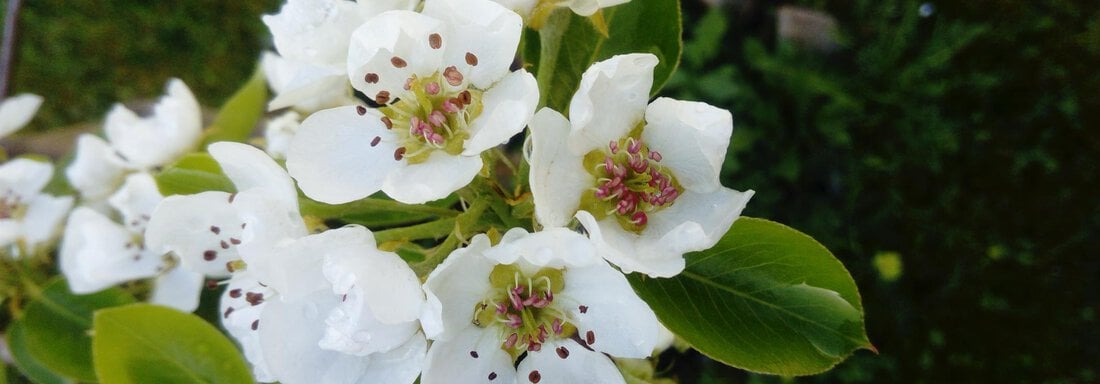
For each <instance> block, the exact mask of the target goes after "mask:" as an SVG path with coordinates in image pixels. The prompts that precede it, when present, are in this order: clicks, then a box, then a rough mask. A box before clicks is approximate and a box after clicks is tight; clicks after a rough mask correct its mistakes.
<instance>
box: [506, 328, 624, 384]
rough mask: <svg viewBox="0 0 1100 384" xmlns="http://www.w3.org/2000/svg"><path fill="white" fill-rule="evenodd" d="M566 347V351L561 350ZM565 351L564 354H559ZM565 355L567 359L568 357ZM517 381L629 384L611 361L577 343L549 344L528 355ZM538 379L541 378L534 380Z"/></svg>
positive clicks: (521, 363)
mask: <svg viewBox="0 0 1100 384" xmlns="http://www.w3.org/2000/svg"><path fill="white" fill-rule="evenodd" d="M559 348H564V350H562V349H559ZM559 351H561V352H559ZM562 356H565V357H564V358H563V357H562ZM517 371H518V372H517V373H516V376H518V379H517V380H516V381H517V382H536V381H537V382H538V383H539V384H584V383H592V384H613V383H625V381H624V380H623V375H622V373H619V368H618V367H616V366H615V363H614V362H612V361H611V359H610V358H608V357H607V356H605V355H603V354H602V353H599V352H593V351H590V350H588V349H585V348H584V347H582V346H580V345H579V344H577V342H575V341H573V340H568V339H567V340H560V341H547V342H546V343H545V344H543V346H542V350H541V351H540V352H533V353H528V354H527V357H526V358H524V359H523V361H521V362H520V363H519V367H517ZM534 377H538V379H537V380H536V379H534Z"/></svg>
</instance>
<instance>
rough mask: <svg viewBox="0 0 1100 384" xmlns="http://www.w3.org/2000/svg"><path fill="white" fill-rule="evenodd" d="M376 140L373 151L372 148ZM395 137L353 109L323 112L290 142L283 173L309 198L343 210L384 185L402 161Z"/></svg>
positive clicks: (374, 117)
mask: <svg viewBox="0 0 1100 384" xmlns="http://www.w3.org/2000/svg"><path fill="white" fill-rule="evenodd" d="M375 137H378V138H379V142H378V143H377V145H376V146H374V147H372V146H371V142H372V141H373V140H374V138H375ZM396 140H397V137H396V135H394V134H393V133H392V132H390V131H389V130H387V129H386V126H385V125H383V124H382V121H381V120H380V119H379V117H378V116H377V115H373V114H369V113H368V114H367V115H364V116H360V115H359V114H358V113H357V112H356V107H341V108H333V109H326V110H324V111H320V112H317V113H314V114H312V115H310V116H309V117H308V118H306V120H305V121H303V122H302V126H301V127H300V128H299V129H298V134H297V135H295V136H294V139H293V140H291V142H290V150H289V151H288V152H287V160H286V167H287V170H288V171H289V172H290V176H292V177H293V178H294V179H295V180H297V181H298V187H299V188H301V189H302V192H304V193H305V194H306V196H309V197H310V198H312V199H314V200H317V201H321V202H324V203H329V204H341V203H347V202H350V201H354V200H358V199H361V198H364V197H367V196H369V195H371V194H373V193H375V192H378V190H380V189H382V186H383V180H386V178H387V176H388V175H389V174H391V173H392V172H393V171H394V170H395V169H398V168H399V167H401V166H403V164H404V163H405V160H400V161H397V160H394V152H395V151H396V150H397V147H398V145H397V143H396Z"/></svg>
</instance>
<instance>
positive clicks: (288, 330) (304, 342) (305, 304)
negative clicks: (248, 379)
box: [256, 290, 368, 384]
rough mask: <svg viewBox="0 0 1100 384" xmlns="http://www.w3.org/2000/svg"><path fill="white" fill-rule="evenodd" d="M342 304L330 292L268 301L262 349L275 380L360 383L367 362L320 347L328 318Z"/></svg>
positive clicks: (263, 316) (260, 327)
mask: <svg viewBox="0 0 1100 384" xmlns="http://www.w3.org/2000/svg"><path fill="white" fill-rule="evenodd" d="M339 302H340V299H339V298H338V297H336V296H335V295H333V294H332V292H329V291H328V290H318V291H316V292H314V293H312V294H309V295H305V296H302V297H300V298H298V299H296V300H286V298H285V297H284V298H283V300H267V301H266V306H265V308H264V310H263V313H262V314H261V315H260V320H259V322H258V323H257V324H256V325H257V329H258V331H259V332H260V334H259V338H260V346H261V349H262V351H263V352H262V353H263V356H264V360H265V361H266V362H267V367H268V368H269V369H270V372H271V374H272V376H273V377H274V378H275V379H276V380H278V381H279V382H282V383H284V384H300V383H332V384H342V383H358V382H359V377H361V376H362V375H363V372H364V370H365V369H366V366H367V362H368V360H367V358H364V357H359V356H353V355H348V354H344V353H340V352H336V351H329V350H325V349H322V348H321V347H320V346H318V341H319V340H321V338H322V337H323V336H324V332H325V322H324V318H325V314H326V313H328V312H329V311H330V310H332V308H335V307H336V305H337V304H338V303H339Z"/></svg>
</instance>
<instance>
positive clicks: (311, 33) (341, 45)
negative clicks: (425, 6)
mask: <svg viewBox="0 0 1100 384" xmlns="http://www.w3.org/2000/svg"><path fill="white" fill-rule="evenodd" d="M417 3H419V1H413V0H362V1H359V2H351V1H345V0H288V1H287V2H286V4H284V5H283V7H282V8H281V9H280V10H279V13H277V14H274V15H265V16H264V17H263V21H264V24H266V25H267V27H268V29H269V30H270V31H271V35H272V37H273V40H274V42H275V49H276V50H278V52H279V53H278V54H275V53H271V52H267V53H264V55H263V57H262V59H261V67H262V68H263V71H264V74H265V76H266V77H267V80H268V84H270V85H271V88H272V90H274V91H275V94H276V96H275V98H274V99H273V100H271V103H270V104H269V105H268V108H269V109H271V110H275V109H279V108H285V107H295V108H297V109H300V110H303V111H310V112H311V111H316V110H319V109H323V108H330V107H335V106H339V105H345V104H349V103H351V102H352V100H353V99H352V98H351V90H350V87H349V83H348V75H347V69H346V68H347V67H346V64H345V63H346V62H347V55H348V42H349V41H350V39H351V32H352V31H353V30H355V28H357V27H359V26H360V25H362V24H363V22H365V21H366V20H367V19H369V18H371V17H373V16H375V15H377V14H379V13H382V12H384V11H388V10H395V9H404V10H412V9H413V8H414V7H415V6H416V4H417Z"/></svg>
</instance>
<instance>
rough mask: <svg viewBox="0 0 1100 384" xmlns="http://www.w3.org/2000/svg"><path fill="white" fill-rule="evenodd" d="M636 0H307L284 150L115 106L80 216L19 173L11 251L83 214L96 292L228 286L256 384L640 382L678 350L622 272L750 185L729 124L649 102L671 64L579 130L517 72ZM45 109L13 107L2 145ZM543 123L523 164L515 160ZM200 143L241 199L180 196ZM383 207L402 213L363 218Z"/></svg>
mask: <svg viewBox="0 0 1100 384" xmlns="http://www.w3.org/2000/svg"><path fill="white" fill-rule="evenodd" d="M625 2H626V0H600V1H594V0H587V1H585V0H570V1H563V0H538V1H535V0H530V1H504V0H501V1H495V2H494V1H489V0H426V1H423V2H420V1H411V0H387V1H366V0H360V1H357V2H351V1H345V0H288V2H287V3H286V4H285V5H284V6H283V7H282V8H281V10H280V11H279V12H278V13H277V14H274V15H269V16H265V17H264V19H263V20H264V23H266V24H267V26H268V27H269V28H270V31H271V33H272V36H273V38H274V39H273V40H274V44H275V48H276V49H277V51H278V52H277V53H274V52H270V53H266V54H265V55H264V58H263V60H262V62H263V72H264V73H265V74H266V78H267V81H268V84H269V85H270V88H271V89H272V90H273V91H274V97H273V99H271V100H270V102H269V103H268V104H267V107H268V108H269V109H271V110H273V111H275V110H284V112H283V113H281V114H280V115H279V116H277V117H273V118H272V119H270V121H269V122H268V125H267V127H268V129H267V132H266V133H265V134H264V138H263V139H256V141H254V142H253V143H257V144H263V145H261V147H263V148H262V149H261V148H257V147H256V146H253V145H249V144H245V143H236V142H215V143H205V144H203V143H202V139H203V132H202V116H201V111H200V108H199V106H198V103H197V102H196V100H195V98H194V96H192V95H191V92H190V91H189V90H188V88H187V86H186V85H184V84H183V82H182V81H179V80H172V81H171V82H169V84H168V86H167V93H166V95H165V96H164V97H163V98H162V99H161V100H160V101H159V102H158V103H157V104H156V106H155V107H154V109H153V111H152V114H150V115H148V116H146V117H141V116H139V115H138V114H136V113H134V112H133V111H131V110H129V109H127V108H126V107H123V106H121V105H119V106H116V107H115V108H114V109H113V110H112V111H111V112H110V113H109V114H108V115H107V118H106V121H105V123H104V127H105V128H104V132H105V138H101V137H100V136H96V135H92V134H86V135H83V136H81V137H80V138H79V140H78V143H77V152H76V156H75V159H74V160H73V161H72V163H71V164H70V165H69V166H68V167H67V168H66V170H65V176H66V179H67V181H68V182H69V184H70V185H71V186H72V187H73V188H74V189H75V190H76V191H77V192H78V197H79V199H78V200H77V201H78V202H79V205H78V206H77V207H76V208H75V209H74V210H73V211H72V212H71V213H70V214H67V212H68V210H69V208H70V206H71V205H72V204H73V198H72V197H60V198H58V197H53V196H50V195H46V194H43V193H41V191H42V189H43V187H44V186H45V185H46V183H47V181H48V180H49V179H50V177H51V172H52V168H51V167H49V166H48V165H46V164H45V163H40V162H37V161H34V160H30V159H22V158H21V159H16V160H12V161H9V162H7V163H6V164H4V165H3V166H0V245H2V246H4V247H6V248H18V249H20V250H23V251H21V252H24V253H25V252H29V251H26V250H27V249H34V248H35V247H37V246H39V245H40V244H44V243H46V242H48V241H49V240H50V239H51V237H53V236H54V235H55V233H56V232H57V231H58V230H59V229H60V228H61V225H60V224H61V222H62V221H65V223H64V230H63V232H64V236H63V238H62V240H61V245H60V252H59V257H60V267H61V271H62V272H63V273H64V275H65V276H66V278H67V279H68V281H69V286H70V288H71V289H72V291H73V292H75V293H90V292H96V291H100V290H102V289H105V288H108V287H111V286H115V285H118V284H121V283H125V282H129V281H133V280H143V279H153V280H152V284H153V289H152V292H151V294H149V295H148V297H149V300H150V301H152V302H154V303H159V304H164V305H169V306H173V307H175V308H178V309H181V310H184V311H193V310H195V309H196V308H197V307H199V305H200V292H201V290H202V289H203V287H204V286H208V287H212V288H215V289H217V288H218V287H221V288H220V289H222V290H223V291H222V292H223V293H222V295H221V298H220V302H219V306H220V317H221V325H222V327H223V328H224V329H225V330H226V331H227V332H228V334H229V335H231V336H233V338H235V339H236V341H237V343H238V344H239V346H240V347H241V349H242V351H243V354H244V356H245V357H246V358H247V360H248V362H249V363H250V364H251V367H252V373H253V375H254V377H255V379H256V380H257V381H260V382H281V383H289V384H294V383H313V382H324V383H360V382H363V383H367V382H370V383H373V382H381V383H412V382H414V381H415V380H417V378H419V380H420V382H422V383H425V384H432V383H467V382H471V383H472V382H490V383H493V382H504V383H528V382H529V383H616V382H618V383H623V382H625V381H626V379H625V378H624V376H623V374H622V373H621V372H620V368H619V365H618V364H617V361H619V359H642V358H646V357H649V356H651V355H652V354H653V353H654V351H655V350H657V351H659V350H660V349H662V348H664V347H667V345H668V343H669V341H668V340H667V339H668V338H669V335H668V332H667V330H664V329H663V327H662V325H661V324H660V323H659V322H658V320H657V317H656V316H655V314H654V312H653V310H651V309H650V308H649V306H648V305H647V304H646V302H644V301H643V300H642V299H641V298H639V297H638V295H637V294H635V292H634V291H633V289H632V288H631V285H630V283H628V280H627V278H626V275H624V273H626V274H629V273H633V272H639V273H642V274H645V275H648V276H651V277H669V276H674V275H676V274H678V273H680V272H681V271H682V270H683V269H684V264H685V263H684V256H683V255H684V254H685V253H687V252H692V251H698V250H704V249H707V248H710V247H712V246H714V245H715V243H716V242H717V241H718V239H719V238H720V237H721V236H722V235H723V234H724V233H725V232H726V231H727V230H728V229H729V228H730V226H731V225H732V223H733V221H734V220H736V219H737V218H738V216H739V215H740V212H741V210H742V209H743V208H744V207H745V204H746V203H747V201H748V200H749V198H750V197H751V196H752V193H753V192H752V191H748V192H738V191H735V190H732V189H729V188H725V187H723V186H722V185H721V184H720V183H719V181H718V173H719V170H720V169H721V165H722V161H723V159H724V158H725V153H726V149H727V145H728V142H729V138H730V135H731V133H732V129H733V122H732V118H731V116H730V113H729V112H727V111H725V110H721V109H718V108H715V107H712V106H710V105H707V104H703V103H697V102H687V101H679V100H672V99H667V98H659V99H656V100H654V101H652V102H650V91H651V88H652V85H653V72H654V68H655V67H656V66H657V64H658V59H657V57H656V56H654V55H651V54H626V55H619V56H614V57H610V58H607V59H606V60H603V61H599V62H597V63H595V64H594V65H592V66H591V67H590V68H589V69H588V70H587V71H585V72H584V73H583V75H582V76H581V79H580V85H579V87H578V89H576V90H575V94H574V96H573V98H572V101H571V102H570V103H569V105H568V118H567V117H566V116H565V115H563V114H562V113H561V112H558V111H555V110H553V109H550V108H542V109H541V110H540V109H539V107H540V96H539V95H540V89H539V88H540V86H541V87H548V86H553V85H552V84H539V82H538V81H536V77H535V76H534V75H532V74H531V73H529V72H528V71H527V69H526V68H525V67H524V66H523V65H517V63H522V59H519V60H518V61H517V54H522V52H520V49H519V48H520V46H521V40H522V39H523V38H522V34H523V33H524V27H525V25H526V26H529V27H536V24H538V23H541V21H538V22H536V20H542V21H545V18H546V15H547V14H549V13H550V12H555V11H557V10H561V11H566V10H567V9H568V10H571V11H572V12H576V13H577V14H580V15H582V16H593V15H597V12H598V11H599V9H601V8H603V7H609V6H614V5H618V4H621V3H625ZM40 102H41V100H40V99H36V98H13V99H10V100H9V101H8V102H7V103H5V104H3V105H2V106H0V115H3V116H4V118H3V119H2V120H0V121H2V122H3V125H0V134H6V133H7V132H8V131H10V130H11V129H12V128H10V127H9V126H17V125H22V124H25V123H26V121H27V120H29V117H30V115H31V114H33V111H34V109H35V108H37V104H38V103H40ZM9 115H11V116H14V117H9ZM303 117H304V119H302V118H303ZM299 121H300V123H299ZM525 130H527V132H528V133H527V139H526V140H527V141H526V144H525V145H524V149H523V150H522V151H523V154H522V156H518V155H517V154H516V153H513V152H518V151H516V150H517V149H519V148H517V146H516V145H512V146H511V149H507V147H505V146H503V145H504V144H508V143H515V144H518V143H520V142H521V141H522V140H515V136H517V135H520V134H521V133H522V132H524V131H525ZM202 145H205V146H204V147H202ZM200 150H201V151H205V152H206V153H208V154H209V158H210V159H212V163H216V164H217V166H216V167H213V166H212V165H211V167H213V168H217V169H215V170H213V171H211V172H213V173H215V174H218V175H224V177H225V179H226V180H225V181H226V182H227V183H225V185H224V186H222V187H219V188H220V189H221V190H208V191H204V192H201V193H196V194H174V193H173V192H172V191H171V190H166V189H165V186H164V185H161V184H158V182H159V179H158V177H159V176H158V175H159V172H161V171H162V170H163V169H164V168H165V167H170V166H172V165H173V164H174V163H175V162H176V161H177V160H178V159H180V158H181V157H182V156H184V155H186V154H188V153H192V152H195V151H200ZM265 151H266V152H265ZM284 159H285V163H281V162H280V160H284ZM520 159H522V160H523V161H526V164H522V165H523V166H521V167H515V166H514V165H513V162H514V161H517V160H520ZM283 164H285V166H284V165H283ZM504 175H511V176H514V180H509V179H507V177H505V176H504ZM527 175H529V178H528V177H527ZM513 190H514V191H513ZM299 191H300V192H299ZM527 192H529V193H527ZM331 204H336V206H332V205H331ZM340 204H347V205H340ZM370 204H382V205H384V206H385V207H388V209H389V210H390V211H392V212H390V213H391V214H390V215H389V216H385V215H384V213H382V211H383V210H376V211H366V212H367V216H368V217H367V218H365V219H364V218H361V217H359V216H356V214H357V213H355V212H343V211H342V210H344V209H347V210H355V209H356V208H355V207H357V206H360V205H364V206H365V205H370ZM524 204H526V206H527V207H531V205H532V204H533V209H529V210H528V213H527V214H526V215H524V214H523V213H521V210H520V209H518V208H519V207H520V206H523V205H524ZM318 207H321V208H318ZM418 207H419V208H418ZM420 208H422V209H420ZM326 209H327V210H328V211H329V212H332V211H338V213H335V214H318V213H317V212H318V210H322V211H324V210H326ZM418 209H419V210H418ZM393 212H397V215H393V214H392V213H393ZM66 214H67V219H66ZM417 215H419V216H417ZM522 219H531V220H526V221H525V220H522ZM433 220H434V221H433ZM360 224H362V225H360ZM368 227H369V228H368ZM417 231H426V232H424V233H421V232H417ZM425 233H426V234H425Z"/></svg>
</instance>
